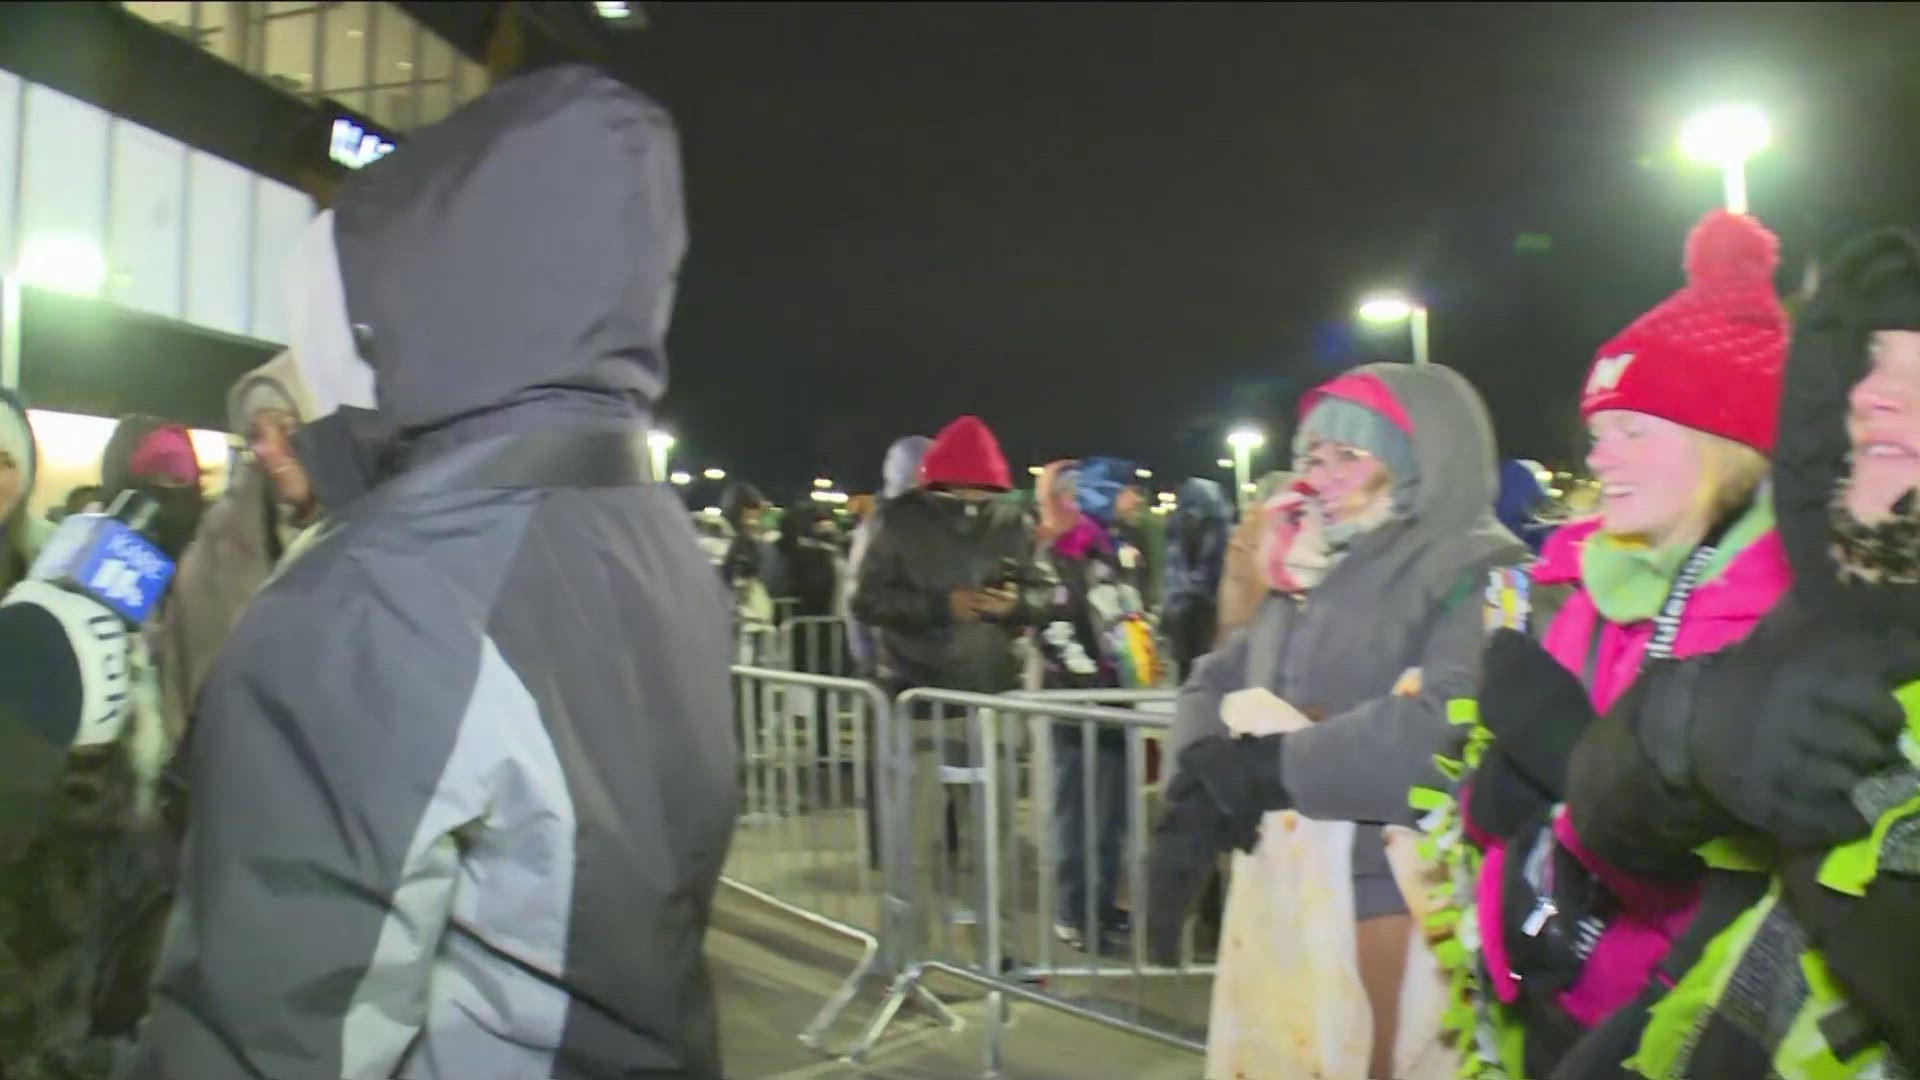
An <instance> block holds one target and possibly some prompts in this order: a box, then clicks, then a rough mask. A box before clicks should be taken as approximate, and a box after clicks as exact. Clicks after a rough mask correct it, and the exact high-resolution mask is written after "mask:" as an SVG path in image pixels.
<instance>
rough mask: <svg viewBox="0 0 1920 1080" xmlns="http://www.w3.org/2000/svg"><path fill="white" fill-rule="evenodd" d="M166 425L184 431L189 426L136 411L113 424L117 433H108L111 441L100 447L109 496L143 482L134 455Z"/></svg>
mask: <svg viewBox="0 0 1920 1080" xmlns="http://www.w3.org/2000/svg"><path fill="white" fill-rule="evenodd" d="M164 428H179V429H180V431H181V432H182V433H183V434H184V433H185V432H186V428H184V427H181V425H179V424H175V423H172V422H171V421H167V420H162V419H160V418H159V417H157V416H144V415H139V414H135V415H132V416H126V417H122V418H121V420H120V422H119V423H117V424H115V425H114V427H113V434H111V435H109V436H107V445H106V447H105V448H104V449H102V450H101V451H100V487H101V489H102V490H103V491H104V492H105V493H106V497H107V500H108V501H109V502H111V501H112V499H113V496H115V495H117V494H119V493H120V492H122V491H125V490H127V489H128V488H131V487H134V486H135V485H136V484H138V483H139V477H137V476H136V475H135V474H134V471H133V455H134V452H135V451H137V450H139V449H140V444H141V443H143V442H145V441H146V440H147V436H149V435H152V434H153V433H154V432H156V431H160V430H162V429H164Z"/></svg>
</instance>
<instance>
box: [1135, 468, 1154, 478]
mask: <svg viewBox="0 0 1920 1080" xmlns="http://www.w3.org/2000/svg"><path fill="white" fill-rule="evenodd" d="M1133 475H1135V476H1137V477H1139V478H1140V479H1142V480H1151V479H1153V470H1152V469H1135V470H1133Z"/></svg>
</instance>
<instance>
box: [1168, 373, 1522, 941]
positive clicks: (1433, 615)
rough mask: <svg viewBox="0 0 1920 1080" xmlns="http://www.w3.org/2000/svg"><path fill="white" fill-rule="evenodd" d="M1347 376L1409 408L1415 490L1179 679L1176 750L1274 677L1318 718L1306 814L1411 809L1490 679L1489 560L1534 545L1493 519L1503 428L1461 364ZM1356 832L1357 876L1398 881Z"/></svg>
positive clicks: (1293, 767)
mask: <svg viewBox="0 0 1920 1080" xmlns="http://www.w3.org/2000/svg"><path fill="white" fill-rule="evenodd" d="M1351 375H1352V376H1364V377H1367V378H1370V379H1372V380H1374V381H1375V382H1376V383H1377V389H1378V390H1381V391H1384V392H1385V393H1386V394H1388V395H1390V396H1391V398H1392V400H1394V401H1396V402H1397V403H1398V404H1399V405H1400V407H1401V409H1402V410H1404V412H1405V414H1406V416H1407V417H1408V419H1409V420H1410V422H1411V425H1412V428H1413V432H1412V441H1413V447H1414V453H1415V456H1416V459H1417V462H1418V467H1419V471H1420V482H1419V485H1418V489H1417V492H1418V493H1417V495H1416V497H1415V500H1414V502H1413V504H1412V506H1411V507H1410V509H1409V510H1408V511H1407V512H1405V513H1404V514H1400V515H1397V516H1395V517H1394V518H1392V519H1391V520H1389V521H1387V522H1386V523H1385V524H1383V525H1381V526H1379V527H1378V528H1376V529H1374V530H1372V531H1371V532H1368V533H1365V534H1363V535H1361V536H1359V537H1358V538H1356V539H1355V540H1354V541H1353V542H1352V543H1351V545H1350V546H1349V547H1348V549H1347V552H1346V554H1345V556H1344V557H1343V558H1342V559H1341V560H1340V561H1339V562H1338V563H1337V564H1336V565H1334V567H1333V568H1332V570H1331V571H1330V572H1329V573H1328V574H1327V576H1326V578H1325V580H1323V581H1322V582H1320V584H1319V585H1318V586H1316V587H1315V588H1314V590H1313V591H1312V593H1311V599H1310V600H1309V601H1308V602H1307V603H1305V604H1302V603H1300V602H1299V601H1297V600H1294V599H1290V598H1288V597H1285V596H1281V595H1279V594H1269V595H1268V597H1267V599H1266V601H1265V602H1264V604H1263V605H1262V606H1261V608H1260V610H1259V613H1258V614H1257V615H1256V616H1255V618H1254V622H1253V624H1252V625H1251V626H1250V627H1248V628H1247V630H1245V631H1244V632H1242V633H1240V634H1238V635H1237V636H1235V637H1234V638H1232V639H1231V640H1229V641H1228V642H1227V643H1226V644H1225V645H1224V646H1222V647H1221V648H1220V649H1219V650H1217V651H1216V652H1214V653H1213V654H1212V655H1210V656H1208V657H1207V658H1206V659H1204V660H1202V661H1200V663H1199V665H1198V666H1197V667H1196V668H1195V669H1194V673H1193V676H1192V677H1191V678H1190V679H1188V680H1187V683H1186V686H1185V687H1184V688H1182V690H1181V692H1180V699H1179V703H1178V706H1177V708H1176V711H1175V716H1174V722H1173V727H1172V730H1171V732H1170V735H1169V742H1170V746H1169V748H1168V754H1167V757H1168V759H1169V760H1173V761H1177V760H1178V758H1179V756H1180V751H1181V750H1183V749H1184V748H1185V747H1186V746H1188V745H1189V744H1191V743H1193V742H1195V741H1196V740H1198V739H1201V738H1203V737H1206V736H1208V735H1224V734H1226V733H1227V727H1226V724H1225V723H1224V722H1223V721H1222V719H1221V715H1220V705H1221V701H1222V699H1224V698H1225V697H1226V696H1227V695H1229V694H1232V693H1235V692H1237V691H1240V690H1245V689H1248V688H1250V687H1255V686H1259V687H1264V688H1265V689H1268V690H1270V691H1272V692H1273V693H1274V694H1275V695H1276V696H1278V697H1279V698H1281V699H1282V700H1284V701H1287V702H1289V703H1291V704H1292V705H1293V706H1294V707H1295V708H1297V709H1299V710H1300V711H1301V712H1303V713H1305V714H1306V715H1308V716H1309V717H1311V718H1314V719H1315V720H1316V722H1315V723H1314V724H1313V725H1312V726H1311V727H1309V728H1306V729H1304V730H1301V731H1298V732H1295V733H1293V734H1290V735H1288V736H1287V741H1286V744H1285V753H1284V754H1282V756H1281V773H1282V779H1283V781H1284V783H1285V786H1286V790H1287V793H1288V796H1289V797H1290V798H1291V800H1292V802H1293V806H1294V807H1295V808H1296V809H1297V810H1299V811H1300V813H1302V814H1304V815H1305V816H1307V817H1312V818H1323V819H1330V820H1337V821H1354V822H1361V823H1367V824H1368V825H1373V826H1377V825H1378V824H1392V823H1411V820H1412V812H1411V811H1410V810H1409V809H1408V806H1407V790H1408V789H1409V788H1410V787H1413V786H1416V785H1425V784H1431V783H1433V782H1435V778H1436V777H1437V776H1438V773H1437V772H1436V771H1435V769H1434V765H1433V757H1434V754H1435V753H1436V752H1437V751H1439V750H1441V749H1442V748H1443V746H1445V744H1446V742H1447V737H1448V722H1447V718H1446V714H1445V709H1446V702H1447V701H1449V700H1450V699H1452V698H1457V697H1471V696H1472V695H1473V691H1474V688H1475V686H1476V685H1477V683H1478V681H1479V674H1480V656H1481V651H1482V648H1483V639H1484V636H1485V625H1484V621H1485V618H1484V612H1483V610H1482V605H1481V602H1480V597H1481V593H1482V591H1483V587H1484V584H1485V582H1486V579H1487V572H1488V570H1489V569H1490V568H1492V567H1495V566H1505V565H1511V564H1513V563H1515V562H1517V561H1519V560H1520V559H1521V558H1522V557H1523V556H1524V554H1525V550H1526V549H1525V547H1524V545H1522V544H1520V542H1519V541H1517V540H1515V539H1514V537H1513V535H1512V534H1511V533H1509V532H1507V530H1506V529H1504V528H1502V527H1501V525H1500V523H1499V522H1497V521H1495V520H1494V518H1493V494H1494V487H1495V484H1496V481H1495V476H1494V443H1493V426H1492V424H1491V422H1490V421H1489V420H1488V418H1487V412H1486V407H1485V406H1484V405H1483V404H1481V401H1480V398H1479V396H1478V395H1477V394H1475V393H1474V391H1473V388H1472V387H1471V386H1470V385H1468V383H1467V381H1466V380H1465V379H1464V378H1462V377H1461V376H1460V375H1459V374H1458V373H1456V372H1454V371H1452V370H1451V369H1448V368H1445V367H1439V366H1420V367H1415V366H1411V365H1405V364H1370V365H1367V366H1365V367H1361V368H1358V369H1356V370H1355V371H1354V372H1353V373H1351ZM1409 668H1419V669H1421V671H1422V673H1423V685H1422V689H1421V690H1420V692H1419V693H1417V694H1413V695H1396V694H1394V693H1392V690H1393V688H1394V685H1395V683H1396V681H1398V680H1399V679H1400V678H1401V676H1402V674H1403V673H1405V672H1406V671H1407V670H1408V669H1409ZM1171 782H1172V775H1170V776H1169V778H1168V783H1169V784H1170V783H1171ZM1354 842H1355V848H1354V854H1355V858H1354V863H1353V866H1354V874H1355V877H1356V878H1360V877H1373V878H1376V879H1382V880H1384V881H1385V882H1386V883H1387V885H1388V887H1389V889H1390V886H1391V879H1390V876H1389V870H1388V867H1387V864H1386V855H1385V852H1384V849H1383V847H1382V844H1381V834H1380V830H1379V828H1378V827H1362V828H1360V829H1357V830H1355V840H1354ZM1384 913H1386V912H1377V914H1384Z"/></svg>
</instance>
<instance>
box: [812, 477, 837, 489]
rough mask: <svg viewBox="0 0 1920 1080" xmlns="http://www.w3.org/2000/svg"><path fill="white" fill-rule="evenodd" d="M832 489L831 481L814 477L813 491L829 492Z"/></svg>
mask: <svg viewBox="0 0 1920 1080" xmlns="http://www.w3.org/2000/svg"><path fill="white" fill-rule="evenodd" d="M832 488H833V481H831V480H829V479H827V478H826V477H824V476H816V477H814V478H813V489H814V490H815V491H829V490H832Z"/></svg>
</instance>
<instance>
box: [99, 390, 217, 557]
mask: <svg viewBox="0 0 1920 1080" xmlns="http://www.w3.org/2000/svg"><path fill="white" fill-rule="evenodd" d="M164 429H173V430H174V431H175V432H177V437H178V438H179V439H183V440H185V439H187V438H188V436H187V429H186V428H185V427H183V426H181V425H179V424H175V423H173V422H171V421H168V420H162V419H160V418H159V417H155V416H140V415H134V416H128V417H123V418H122V419H121V420H120V422H119V423H118V424H116V425H114V428H113V434H111V435H109V436H107V445H106V447H105V448H104V449H102V450H101V451H100V487H101V491H102V492H103V494H104V497H105V499H106V501H107V503H108V504H111V503H112V502H113V499H114V496H116V495H118V494H120V493H121V492H123V491H139V492H143V493H144V494H146V495H148V496H149V497H151V498H152V499H153V500H154V501H155V502H157V503H158V504H159V512H158V513H157V514H156V515H155V516H154V519H153V523H152V525H151V526H150V531H151V532H152V534H153V538H154V540H155V541H156V542H157V543H158V544H159V545H160V548H161V550H163V551H165V552H166V553H167V555H168V556H169V557H170V558H172V559H173V560H174V561H175V562H176V563H177V562H179V561H180V557H181V555H182V554H184V553H185V552H186V549H187V545H188V544H189V543H191V542H192V541H193V537H194V534H195V533H196V532H198V531H199V528H200V519H201V517H202V515H203V514H204V513H205V512H206V496H205V492H204V489H203V488H202V486H201V484H200V481H199V478H198V477H195V478H194V482H193V483H191V484H187V485H184V486H180V485H169V484H160V483H156V482H154V481H153V480H152V479H150V478H148V477H145V476H141V475H140V474H138V473H136V472H135V471H134V463H135V456H136V455H137V454H138V453H139V451H140V447H141V444H143V443H145V442H146V441H147V438H148V437H149V436H151V435H153V434H155V433H156V432H160V431H162V430H164Z"/></svg>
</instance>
